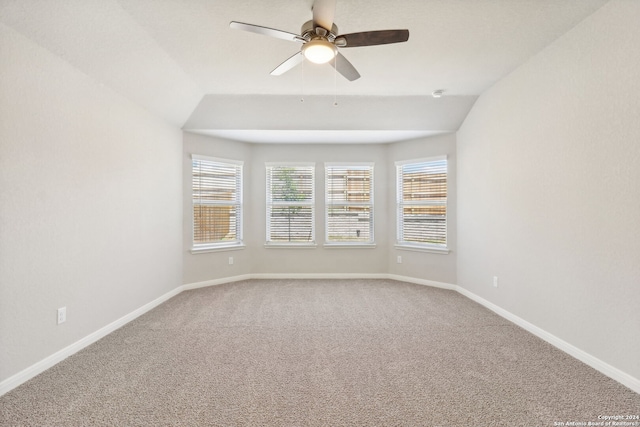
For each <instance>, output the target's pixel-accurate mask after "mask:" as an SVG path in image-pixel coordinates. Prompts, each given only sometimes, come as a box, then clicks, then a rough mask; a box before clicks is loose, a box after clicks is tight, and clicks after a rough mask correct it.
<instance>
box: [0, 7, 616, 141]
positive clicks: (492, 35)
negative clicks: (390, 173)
mask: <svg viewBox="0 0 640 427" xmlns="http://www.w3.org/2000/svg"><path fill="white" fill-rule="evenodd" d="M604 3H606V0H396V1H390V0H386V1H382V0H367V1H365V0H338V1H337V9H336V18H335V21H336V25H337V26H338V28H339V31H340V33H351V32H359V31H367V30H381V29H396V28H407V29H409V30H410V38H409V41H408V42H407V43H401V44H394V45H386V46H374V47H361V48H351V49H342V50H341V52H342V53H343V54H344V55H345V56H346V57H347V58H348V59H349V60H350V61H351V62H352V63H353V65H354V66H355V67H356V68H357V69H358V71H359V72H360V74H361V75H362V78H361V79H359V80H357V81H355V82H348V81H347V80H345V79H344V78H342V77H341V76H337V78H336V75H335V73H334V72H333V69H332V68H331V67H330V66H327V65H325V66H317V65H311V64H306V65H305V66H304V67H297V68H295V69H293V70H291V71H290V72H288V73H286V74H284V75H283V76H280V77H273V76H270V75H269V72H270V71H271V70H272V69H273V68H275V67H276V66H277V65H278V64H280V63H281V62H282V61H284V60H285V59H286V58H288V57H290V56H291V55H292V54H294V53H295V52H296V51H297V50H298V49H299V45H298V44H297V43H292V42H288V41H285V40H280V39H274V38H269V37H265V36H260V35H256V34H252V33H246V32H241V31H236V30H232V29H230V28H229V22H230V21H232V20H236V21H241V22H248V23H253V24H257V25H262V26H267V27H273V28H277V29H281V30H284V31H288V32H293V33H298V32H299V30H300V26H301V25H302V24H303V23H304V22H305V21H307V20H309V19H310V18H311V4H312V0H270V1H260V0H60V1H55V2H54V1H37V0H20V1H11V0H0V21H1V22H2V23H3V24H5V25H7V26H9V27H11V28H13V29H14V30H15V31H17V32H19V33H21V34H23V35H24V36H26V37H28V38H29V39H31V40H32V41H34V42H35V43H37V44H39V45H41V46H42V47H44V48H46V49H48V50H49V51H51V52H52V53H54V54H55V55H57V56H59V57H60V58H62V59H63V60H65V61H67V62H68V63H70V64H71V65H73V66H74V67H76V68H78V69H80V70H81V71H83V72H84V73H86V74H87V75H89V76H91V77H93V78H94V79H95V80H96V81H97V82H98V83H100V84H104V85H107V86H109V87H111V88H112V89H113V90H115V91H117V92H119V93H121V94H122V95H123V96H125V97H127V98H129V99H131V100H132V101H134V102H136V103H138V104H140V105H142V106H144V107H145V108H147V109H149V110H150V111H151V112H153V113H154V114H156V115H158V116H160V117H162V118H164V119H166V120H167V121H169V122H170V123H173V124H175V125H177V126H180V127H184V128H185V129H187V130H198V131H200V132H204V133H212V134H215V133H216V132H217V131H222V130H223V131H224V132H223V134H224V135H225V136H226V137H229V138H233V137H234V131H238V134H237V135H241V134H242V135H244V136H246V135H251V134H252V132H246V131H247V130H251V131H257V130H260V129H266V130H269V131H270V132H271V133H270V134H269V135H270V136H269V137H268V138H267V139H273V138H274V136H273V135H274V134H273V132H276V131H278V130H287V131H291V130H314V129H315V130H322V131H341V132H338V133H340V134H342V135H344V134H345V133H344V131H349V134H351V133H352V132H353V131H358V130H362V131H371V130H387V131H389V132H391V133H390V134H389V135H390V137H391V134H392V133H393V131H406V130H410V131H420V132H425V133H429V132H443V131H455V130H456V129H457V128H458V127H459V126H460V124H461V123H462V120H464V117H465V116H466V113H467V112H468V110H469V109H470V108H471V106H472V105H473V102H474V101H475V99H476V98H477V96H479V95H480V94H481V93H482V92H483V91H484V90H486V89H487V88H489V87H490V86H491V85H493V84H494V83H495V82H496V81H498V80H500V79H501V78H502V77H504V76H505V75H507V74H508V73H509V72H511V71H512V70H513V69H515V68H516V67H518V66H519V65H520V64H522V63H523V62H525V61H526V60H527V59H528V58H530V57H531V56H532V55H535V54H536V53H537V52H539V51H540V50H542V49H543V48H544V47H545V46H547V45H548V44H550V43H551V42H552V41H554V40H555V39H556V38H558V37H559V36H561V35H562V34H564V33H565V32H567V31H568V30H570V29H571V28H573V27H574V26H575V25H576V24H577V23H579V22H580V21H582V20H583V19H584V18H586V17H587V16H588V15H590V14H591V13H593V12H594V11H595V10H596V9H598V8H599V7H601V6H602V5H603V4H604ZM303 70H304V78H303ZM436 89H443V90H445V97H444V98H441V99H440V100H438V101H440V103H439V104H437V103H435V104H434V103H433V101H434V100H433V99H432V98H430V96H429V95H430V94H431V92H432V91H433V90H436ZM303 97H304V98H305V102H304V103H302V102H300V99H301V98H303ZM334 98H336V99H337V100H338V106H337V107H336V106H334V105H333V103H334ZM225 109H226V113H225ZM331 134H333V133H332V132H328V133H326V135H327V138H331ZM253 135H254V137H257V133H255V132H253ZM300 135H302V136H301V138H304V133H300ZM275 138H276V139H277V136H276V137H275Z"/></svg>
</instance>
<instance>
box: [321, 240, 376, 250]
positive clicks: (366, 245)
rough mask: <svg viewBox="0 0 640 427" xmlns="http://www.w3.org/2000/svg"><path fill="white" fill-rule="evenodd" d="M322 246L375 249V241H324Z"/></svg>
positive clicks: (329, 247)
mask: <svg viewBox="0 0 640 427" xmlns="http://www.w3.org/2000/svg"><path fill="white" fill-rule="evenodd" d="M322 247H324V248H327V249H375V247H376V244H375V243H333V242H331V243H325V244H323V245H322Z"/></svg>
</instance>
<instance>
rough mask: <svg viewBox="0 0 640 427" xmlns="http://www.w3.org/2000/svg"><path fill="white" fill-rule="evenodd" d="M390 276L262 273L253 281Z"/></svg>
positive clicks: (370, 274)
mask: <svg viewBox="0 0 640 427" xmlns="http://www.w3.org/2000/svg"><path fill="white" fill-rule="evenodd" d="M388 276H389V275H388V274H383V273H380V274H376V273H286V274H285V273H261V274H252V275H251V278H252V279H386V278H388Z"/></svg>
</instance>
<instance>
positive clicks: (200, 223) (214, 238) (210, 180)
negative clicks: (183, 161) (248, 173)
mask: <svg viewBox="0 0 640 427" xmlns="http://www.w3.org/2000/svg"><path fill="white" fill-rule="evenodd" d="M192 200H193V250H194V251H197V250H206V249H215V248H225V247H232V246H240V245H242V162H237V161H233V160H223V159H215V158H211V157H204V156H197V155H192Z"/></svg>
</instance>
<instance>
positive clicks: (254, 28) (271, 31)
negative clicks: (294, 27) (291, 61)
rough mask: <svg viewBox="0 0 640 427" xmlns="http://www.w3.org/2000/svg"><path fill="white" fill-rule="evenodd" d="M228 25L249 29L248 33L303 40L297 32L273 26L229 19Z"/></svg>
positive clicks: (244, 29) (293, 40) (294, 40)
mask: <svg viewBox="0 0 640 427" xmlns="http://www.w3.org/2000/svg"><path fill="white" fill-rule="evenodd" d="M229 27H231V28H233V29H234V30H242V31H249V32H250V33H256V34H261V35H263V36H269V37H275V38H278V39H283V40H289V41H292V42H303V41H304V39H303V38H301V37H300V36H299V35H297V34H293V33H288V32H286V31H282V30H276V29H275V28H269V27H262V26H260V25H253V24H245V23H244V22H236V21H231V22H230V23H229Z"/></svg>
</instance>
